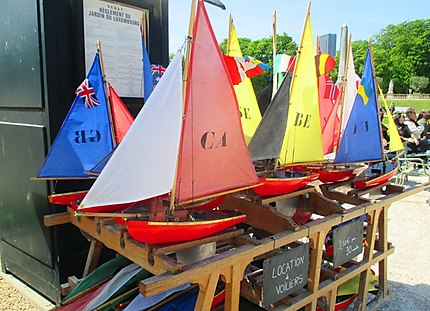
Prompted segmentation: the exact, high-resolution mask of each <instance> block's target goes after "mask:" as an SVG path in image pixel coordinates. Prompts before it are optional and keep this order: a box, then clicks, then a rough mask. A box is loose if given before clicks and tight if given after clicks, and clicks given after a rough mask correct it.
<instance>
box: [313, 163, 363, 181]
mask: <svg viewBox="0 0 430 311" xmlns="http://www.w3.org/2000/svg"><path fill="white" fill-rule="evenodd" d="M365 168H366V166H364V165H360V166H357V165H355V166H336V165H333V166H329V167H323V168H321V169H320V170H318V174H319V177H318V179H319V180H320V181H321V182H322V183H324V184H327V183H334V182H340V181H345V180H348V179H351V178H353V177H355V176H357V174H359V173H360V172H361V171H363V170H364V169H365Z"/></svg>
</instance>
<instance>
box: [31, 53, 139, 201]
mask: <svg viewBox="0 0 430 311" xmlns="http://www.w3.org/2000/svg"><path fill="white" fill-rule="evenodd" d="M132 122H133V117H132V116H131V114H130V112H129V111H128V109H127V108H126V107H125V105H124V103H123V102H122V101H121V99H120V98H119V96H118V95H117V93H116V92H115V90H114V88H113V87H112V86H111V85H110V84H108V83H107V82H106V81H104V80H103V62H102V59H101V51H100V46H99V48H98V52H97V53H96V55H95V57H94V61H93V64H92V66H91V69H90V71H89V72H88V75H87V78H86V79H85V80H84V82H82V84H81V85H80V86H79V88H78V89H77V90H76V97H75V100H74V102H73V104H72V106H71V108H70V110H69V113H68V114H67V116H66V118H65V120H64V122H63V124H62V126H61V128H60V130H59V132H58V135H57V137H56V138H55V140H54V142H53V144H52V146H51V148H50V149H49V152H48V155H47V156H46V158H45V161H44V163H43V165H42V167H41V169H40V171H39V173H38V174H37V177H35V178H34V179H36V180H73V179H93V178H95V176H91V175H88V174H86V173H85V172H86V171H89V170H90V169H91V168H93V167H94V166H95V165H96V164H97V163H98V162H99V161H100V160H102V159H103V158H104V157H105V156H106V155H107V154H109V153H110V152H111V151H112V150H113V149H114V147H115V146H116V145H117V144H118V143H119V142H120V141H121V140H122V138H123V137H124V135H125V133H126V132H127V130H128V128H129V127H130V125H131V123H132ZM111 124H112V126H111ZM86 192H87V191H77V192H70V193H60V194H54V195H50V196H49V200H50V202H51V203H55V204H61V205H69V204H70V203H71V202H72V201H74V200H78V199H82V198H83V197H84V196H85V194H86Z"/></svg>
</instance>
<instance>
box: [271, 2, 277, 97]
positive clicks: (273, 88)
mask: <svg viewBox="0 0 430 311" xmlns="http://www.w3.org/2000/svg"><path fill="white" fill-rule="evenodd" d="M276 39H277V38H276V10H275V11H273V72H272V98H273V96H275V93H276V91H277V90H278V73H277V72H276V71H275V64H276V53H277V40H276Z"/></svg>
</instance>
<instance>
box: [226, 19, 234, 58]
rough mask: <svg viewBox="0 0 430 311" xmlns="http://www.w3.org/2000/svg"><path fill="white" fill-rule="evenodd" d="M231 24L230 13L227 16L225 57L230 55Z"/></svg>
mask: <svg viewBox="0 0 430 311" xmlns="http://www.w3.org/2000/svg"><path fill="white" fill-rule="evenodd" d="M232 24H233V18H232V17H231V13H230V15H229V16H228V35H227V51H226V52H227V55H230V44H231V42H230V40H231V38H230V33H231V25H232Z"/></svg>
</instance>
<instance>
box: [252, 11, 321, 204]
mask: <svg viewBox="0 0 430 311" xmlns="http://www.w3.org/2000/svg"><path fill="white" fill-rule="evenodd" d="M309 15H310V4H309V6H308V9H307V12H306V15H305V22H304V28H303V32H302V38H301V43H300V48H299V51H298V53H297V57H296V65H295V69H294V74H293V78H292V80H291V89H290V81H289V79H290V76H289V75H287V76H286V78H285V79H284V81H283V82H282V84H281V86H280V88H279V90H278V91H277V93H276V94H275V96H274V97H273V99H272V101H271V103H270V105H269V107H268V109H267V111H266V113H265V114H264V116H263V119H262V121H261V122H260V125H259V126H258V128H257V130H256V132H255V134H254V136H253V138H252V139H251V142H250V143H249V145H248V147H249V150H250V153H251V158H252V160H253V161H254V163H256V165H257V167H259V166H261V165H263V169H262V170H261V171H262V172H260V173H259V176H261V177H260V181H261V182H262V183H263V184H262V185H261V186H257V187H255V188H253V190H254V191H255V192H256V193H257V194H259V195H263V196H269V195H282V194H286V193H290V192H293V191H295V190H298V189H300V188H303V187H304V186H306V185H307V184H308V183H310V182H311V181H313V180H315V179H317V178H318V174H315V173H311V172H306V171H303V172H300V171H298V170H296V169H294V170H290V169H285V167H286V166H287V165H294V164H298V163H309V162H319V161H323V159H324V155H323V146H322V136H321V126H320V116H319V101H318V80H317V72H316V64H315V53H314V47H313V42H312V29H311V23H310V18H309ZM266 160H269V162H273V163H275V164H274V167H275V170H274V172H273V171H272V172H271V175H268V174H267V171H268V170H267V168H266V167H265V166H266V165H267V164H266V163H263V164H260V163H261V161H266ZM258 161H260V162H258ZM276 162H278V163H279V164H281V166H282V167H281V169H279V168H277V164H276ZM257 170H258V169H257Z"/></svg>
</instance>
